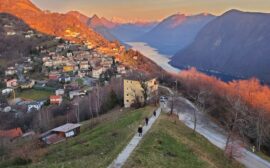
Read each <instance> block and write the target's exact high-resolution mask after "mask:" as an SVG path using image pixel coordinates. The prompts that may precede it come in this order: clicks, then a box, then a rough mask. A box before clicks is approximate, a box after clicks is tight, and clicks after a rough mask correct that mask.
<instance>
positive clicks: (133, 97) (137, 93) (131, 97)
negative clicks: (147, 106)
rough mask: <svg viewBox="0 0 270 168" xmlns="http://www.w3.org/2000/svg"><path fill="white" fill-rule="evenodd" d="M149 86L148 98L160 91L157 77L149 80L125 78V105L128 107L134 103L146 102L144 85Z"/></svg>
mask: <svg viewBox="0 0 270 168" xmlns="http://www.w3.org/2000/svg"><path fill="white" fill-rule="evenodd" d="M142 85H146V86H147V95H148V100H150V99H151V98H152V97H153V96H155V95H156V94H157V92H158V82H157V79H156V78H153V79H148V80H141V79H140V80H139V79H124V105H125V107H126V108H128V107H131V105H132V104H133V103H135V102H136V101H139V102H140V103H143V102H144V95H143V91H144V89H143V86H142Z"/></svg>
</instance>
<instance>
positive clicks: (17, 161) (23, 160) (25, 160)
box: [13, 157, 32, 166]
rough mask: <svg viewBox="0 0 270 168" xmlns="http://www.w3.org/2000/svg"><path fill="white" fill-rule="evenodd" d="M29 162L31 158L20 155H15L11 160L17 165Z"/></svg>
mask: <svg viewBox="0 0 270 168" xmlns="http://www.w3.org/2000/svg"><path fill="white" fill-rule="evenodd" d="M30 163H32V160H31V159H24V158H21V157H17V158H15V159H14V160H13V164H14V165H18V166H23V165H28V164H30Z"/></svg>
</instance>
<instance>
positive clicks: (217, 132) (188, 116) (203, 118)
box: [161, 86, 270, 168]
mask: <svg viewBox="0 0 270 168" xmlns="http://www.w3.org/2000/svg"><path fill="white" fill-rule="evenodd" d="M161 87H162V86H161ZM162 88H164V89H167V90H168V91H169V92H170V94H173V91H172V90H171V89H169V88H166V87H162ZM167 108H168V107H167ZM193 110H195V111H196V114H197V127H196V131H197V132H198V133H199V134H201V135H203V136H204V137H205V138H207V139H208V140H209V141H210V142H211V143H212V144H214V145H215V146H217V147H219V148H220V149H223V150H224V148H225V144H226V135H227V133H226V131H225V130H224V129H222V128H221V127H219V126H218V125H217V124H216V123H215V122H214V121H212V120H211V119H210V117H209V116H208V115H207V114H205V113H203V112H201V111H199V110H198V109H197V108H196V107H195V106H194V105H193V104H192V103H191V102H190V101H189V100H187V99H186V98H183V97H181V96H178V97H177V103H176V105H175V111H174V112H175V113H176V114H177V115H178V117H179V120H181V121H182V122H183V123H185V125H187V126H188V127H190V128H192V129H193V127H194V121H193V120H194V117H193ZM235 146H237V151H236V152H237V156H235V159H236V160H238V161H239V162H240V163H242V164H243V165H244V166H245V167H247V168H270V163H269V162H268V161H266V160H264V159H262V158H260V157H258V156H257V155H255V154H254V153H252V152H250V151H248V150H247V149H245V148H244V147H242V146H241V144H240V143H239V142H237V143H236V145H235Z"/></svg>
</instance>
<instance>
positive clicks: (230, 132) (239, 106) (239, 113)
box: [225, 95, 247, 158]
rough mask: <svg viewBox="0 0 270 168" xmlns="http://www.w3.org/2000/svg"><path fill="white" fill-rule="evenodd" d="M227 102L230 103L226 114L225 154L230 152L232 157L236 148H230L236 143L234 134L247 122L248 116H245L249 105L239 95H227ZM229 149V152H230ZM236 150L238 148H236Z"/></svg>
mask: <svg viewBox="0 0 270 168" xmlns="http://www.w3.org/2000/svg"><path fill="white" fill-rule="evenodd" d="M226 98H227V102H228V104H229V107H228V113H227V115H226V116H225V117H226V121H225V126H226V128H227V138H226V144H225V154H228V155H229V157H230V158H232V157H233V154H234V151H233V150H234V149H235V148H232V147H231V148H230V146H231V144H234V140H235V138H234V135H235V134H236V133H237V131H239V130H241V129H242V128H243V127H244V126H243V125H245V124H246V118H245V117H244V116H245V114H246V111H247V106H246V105H245V104H244V103H243V102H242V100H241V98H240V96H239V95H236V96H227V97H226ZM228 150H229V152H228ZM235 150H236V149H235Z"/></svg>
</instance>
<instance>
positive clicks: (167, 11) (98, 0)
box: [32, 0, 270, 20]
mask: <svg viewBox="0 0 270 168" xmlns="http://www.w3.org/2000/svg"><path fill="white" fill-rule="evenodd" d="M32 2H33V3H34V4H36V5H37V6H38V7H39V8H41V9H43V10H50V11H53V12H62V13H63V12H67V11H71V10H77V11H80V12H81V13H83V14H85V15H87V16H92V15H93V14H97V15H98V16H103V17H106V18H108V19H111V18H113V17H116V18H123V19H128V20H161V19H163V18H165V17H167V16H169V15H172V14H175V13H183V14H186V15H192V14H198V13H212V14H215V15H220V14H222V13H224V12H225V11H227V10H229V9H239V10H243V11H256V12H267V13H270V0H32Z"/></svg>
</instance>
